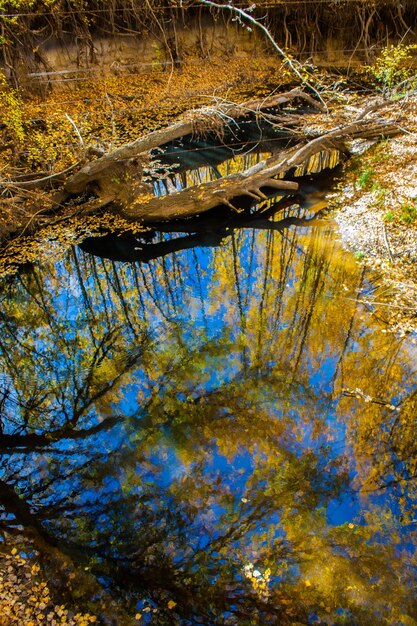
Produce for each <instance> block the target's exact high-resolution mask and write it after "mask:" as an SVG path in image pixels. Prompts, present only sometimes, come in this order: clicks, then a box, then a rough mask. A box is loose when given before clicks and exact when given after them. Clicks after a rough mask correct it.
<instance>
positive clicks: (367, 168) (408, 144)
mask: <svg viewBox="0 0 417 626" xmlns="http://www.w3.org/2000/svg"><path fill="white" fill-rule="evenodd" d="M397 114H398V117H400V116H401V117H402V118H403V119H402V122H401V123H402V125H403V127H404V134H403V135H401V136H399V137H397V138H393V139H390V140H389V141H382V142H381V143H379V144H375V145H373V146H371V147H369V148H368V149H367V150H366V151H365V152H363V153H360V154H358V155H357V156H356V157H355V158H354V159H353V161H352V163H351V164H350V165H349V166H348V167H347V168H346V171H345V174H344V177H343V181H342V182H341V183H340V189H339V190H338V191H337V192H336V193H334V194H333V195H332V197H331V199H330V206H331V207H332V208H334V209H336V211H335V213H334V217H335V219H336V221H337V223H338V226H339V229H340V237H341V240H342V243H343V244H344V245H345V246H346V247H347V248H349V249H350V250H352V251H353V252H354V254H355V255H356V257H357V259H358V262H360V263H363V264H366V265H367V266H369V267H371V268H373V269H374V270H375V272H376V274H377V276H378V277H379V278H378V282H380V283H381V288H380V289H379V290H378V293H375V295H374V296H372V297H371V298H370V299H369V304H370V306H373V302H376V301H378V302H379V301H382V302H383V303H384V305H383V309H384V315H385V317H386V319H387V321H389V323H390V325H391V327H392V329H393V330H395V331H399V332H401V333H405V332H412V331H413V332H416V331H417V304H416V303H417V263H416V261H417V183H416V180H417V99H416V98H415V97H414V98H410V99H408V100H407V101H404V102H403V103H399V104H398V105H397ZM362 150H363V146H362Z"/></svg>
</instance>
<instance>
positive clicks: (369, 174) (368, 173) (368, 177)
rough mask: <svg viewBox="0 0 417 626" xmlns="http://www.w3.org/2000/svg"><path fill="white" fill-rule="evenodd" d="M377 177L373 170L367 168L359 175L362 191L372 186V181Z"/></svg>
mask: <svg viewBox="0 0 417 626" xmlns="http://www.w3.org/2000/svg"><path fill="white" fill-rule="evenodd" d="M374 175H375V172H374V170H373V169H372V168H370V167H368V166H366V167H364V169H363V170H362V172H361V173H360V174H359V178H358V181H357V182H358V185H359V187H360V188H361V189H367V188H368V187H370V186H371V183H372V179H373V177H374Z"/></svg>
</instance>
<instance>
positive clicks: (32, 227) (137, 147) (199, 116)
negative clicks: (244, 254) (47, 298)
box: [2, 88, 401, 238]
mask: <svg viewBox="0 0 417 626" xmlns="http://www.w3.org/2000/svg"><path fill="white" fill-rule="evenodd" d="M288 103H292V104H291V109H290V110H285V108H282V107H283V106H284V105H286V104H288ZM306 104H307V108H306V106H305V105H306ZM301 107H303V108H301ZM266 110H267V112H266ZM271 111H273V114H271ZM294 111H295V112H294ZM318 112H322V107H321V104H320V103H318V102H317V101H316V100H315V99H314V98H312V97H311V96H310V95H309V94H307V93H305V92H303V91H302V90H301V89H299V88H296V89H292V90H291V91H288V92H285V93H281V94H276V95H274V96H272V97H269V98H264V99H262V100H250V101H248V102H246V103H244V104H242V105H237V104H235V103H224V104H220V105H218V106H213V107H204V108H202V109H198V110H193V111H190V112H189V113H188V114H187V115H186V116H184V117H183V118H182V119H180V120H179V121H177V122H175V123H173V124H171V125H169V126H167V127H165V128H162V129H159V130H157V131H154V132H151V133H149V134H147V135H145V136H144V137H139V138H138V139H137V140H135V141H133V142H131V143H129V144H126V145H124V146H122V147H119V148H117V149H116V150H113V151H111V152H109V153H108V154H106V155H104V156H102V157H101V158H98V159H96V160H94V161H91V162H90V163H87V164H86V165H84V166H83V167H82V168H81V169H80V170H79V171H78V172H76V173H75V174H72V175H70V176H69V178H68V179H67V180H66V182H65V183H64V184H62V187H61V189H58V190H57V192H56V193H55V195H54V207H53V208H51V205H49V208H47V209H44V210H43V209H41V210H39V207H38V208H37V210H33V211H32V212H31V213H30V212H26V213H25V210H26V207H25V209H22V210H21V211H20V214H19V216H20V221H19V224H16V220H14V221H13V211H11V212H10V215H11V218H10V220H9V222H7V220H6V224H2V234H3V237H5V238H7V237H8V238H10V237H12V236H16V235H19V234H22V233H25V234H29V233H33V232H36V230H38V229H39V228H40V227H42V226H45V225H48V224H50V223H52V222H53V221H54V220H55V221H56V220H57V219H58V220H64V221H65V219H68V218H69V217H71V218H73V217H74V215H77V216H85V215H94V214H95V213H98V212H100V211H102V209H103V208H106V210H110V211H111V212H113V213H114V214H117V215H121V216H122V217H124V218H127V219H128V220H131V221H134V222H136V223H143V224H146V223H150V222H153V223H154V222H169V221H174V220H176V219H184V218H190V217H195V216H198V215H200V214H202V213H205V212H206V211H209V210H210V209H212V208H215V207H219V206H223V207H224V209H225V211H226V212H227V211H230V210H232V211H239V210H240V209H239V208H238V206H237V205H236V204H235V203H234V199H235V198H237V197H239V196H246V197H249V198H250V199H251V200H252V203H253V202H259V201H260V200H263V199H265V198H266V194H267V193H268V192H269V193H271V192H277V191H278V193H279V195H281V196H285V195H292V194H294V193H295V192H296V191H297V190H298V183H297V180H296V176H295V173H296V170H297V168H300V166H305V167H307V166H308V163H309V160H310V159H312V158H313V157H315V155H318V154H325V153H326V152H329V151H332V150H333V151H334V150H337V151H339V152H340V153H344V154H347V153H348V148H347V143H348V142H349V141H351V140H353V139H376V138H378V137H390V136H393V135H396V134H399V133H401V130H400V128H399V127H398V125H397V124H396V122H395V120H392V119H391V118H390V116H389V111H388V115H387V116H386V117H378V116H377V115H376V114H375V115H374V117H369V116H367V117H366V118H364V117H363V116H362V118H361V115H360V114H359V116H358V118H357V119H356V120H355V121H353V122H351V123H346V122H345V123H341V124H338V123H337V122H338V121H339V122H340V120H338V119H337V117H336V118H335V119H333V120H332V124H333V128H331V129H330V130H327V131H325V132H323V131H318V130H314V128H313V129H311V128H310V126H309V123H310V122H311V121H312V120H314V119H315V116H316V115H317V113H318ZM249 115H251V116H252V117H253V116H255V118H257V119H258V118H260V117H262V116H266V117H267V119H271V118H272V119H273V123H274V124H275V125H277V126H278V127H279V128H280V129H281V128H282V129H283V130H285V136H286V138H288V144H289V145H290V146H291V147H288V144H287V147H286V148H285V149H283V150H282V151H281V152H279V153H278V154H274V155H273V156H271V157H269V158H268V159H265V160H263V161H261V162H260V163H257V164H256V165H254V166H252V167H250V168H248V169H246V170H244V171H243V172H239V173H234V174H230V175H229V176H224V177H222V178H220V179H218V180H215V181H211V182H207V183H204V184H200V185H194V186H191V187H188V188H186V189H183V190H182V191H178V192H174V193H170V194H168V195H166V196H162V197H157V196H155V194H154V192H153V188H152V185H151V184H150V183H148V182H145V181H144V180H143V170H144V167H145V166H146V164H147V163H149V161H150V159H151V155H150V153H151V151H152V150H155V149H158V148H163V146H165V145H166V144H167V143H169V142H170V141H173V140H175V139H178V138H181V137H184V136H186V135H193V134H194V135H203V134H204V133H207V132H213V131H215V132H218V133H219V135H220V136H221V133H222V132H223V130H224V128H225V127H227V125H228V124H230V123H232V122H233V123H234V122H235V121H236V120H239V119H242V118H244V117H247V116H249ZM329 124H330V118H329V119H327V122H326V125H325V127H326V128H328V127H329ZM48 182H50V181H49V180H48V177H44V178H41V179H40V180H38V181H36V180H35V181H30V185H31V187H33V186H36V184H39V186H41V187H42V186H44V185H45V183H48ZM55 182H56V180H55ZM3 186H4V187H5V188H7V189H8V191H9V192H10V193H12V192H13V191H15V192H16V193H17V194H18V193H21V191H22V188H21V186H20V185H19V184H18V183H16V184H14V183H12V182H10V183H5V184H4V185H3Z"/></svg>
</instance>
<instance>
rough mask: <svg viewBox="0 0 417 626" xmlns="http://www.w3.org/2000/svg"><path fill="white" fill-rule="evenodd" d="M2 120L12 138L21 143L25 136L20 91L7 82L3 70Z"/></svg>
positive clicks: (0, 76)
mask: <svg viewBox="0 0 417 626" xmlns="http://www.w3.org/2000/svg"><path fill="white" fill-rule="evenodd" d="M0 121H1V122H2V123H3V124H4V126H5V127H6V129H7V130H8V132H9V134H10V136H11V139H12V140H13V141H14V142H15V143H16V144H21V143H22V142H23V140H24V138H25V130H24V126H23V111H22V103H21V100H20V98H19V95H18V93H17V92H16V91H15V90H14V89H12V88H11V87H10V86H9V85H8V84H7V82H6V78H5V76H4V74H3V73H2V72H0Z"/></svg>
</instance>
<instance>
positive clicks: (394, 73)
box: [368, 44, 417, 89]
mask: <svg viewBox="0 0 417 626" xmlns="http://www.w3.org/2000/svg"><path fill="white" fill-rule="evenodd" d="M416 49H417V46H416V45H410V46H406V45H404V44H398V45H397V46H392V45H391V46H387V47H386V48H384V49H383V50H382V52H381V54H380V55H379V57H378V58H377V59H376V61H375V63H374V65H373V66H371V67H370V68H368V69H369V72H370V73H371V75H373V76H374V78H376V80H377V81H378V83H380V84H381V85H382V86H383V87H384V88H385V89H392V88H393V87H395V86H397V85H399V84H400V83H402V82H403V81H405V80H406V79H408V78H410V77H411V76H412V73H413V72H412V67H411V61H412V59H413V54H412V53H413V52H414V51H415V50H416Z"/></svg>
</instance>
